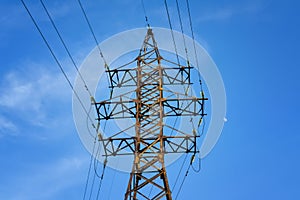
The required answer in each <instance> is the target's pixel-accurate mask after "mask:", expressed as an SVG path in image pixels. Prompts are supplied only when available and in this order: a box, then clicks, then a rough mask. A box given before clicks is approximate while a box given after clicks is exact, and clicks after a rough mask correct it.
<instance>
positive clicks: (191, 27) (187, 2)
mask: <svg viewBox="0 0 300 200" xmlns="http://www.w3.org/2000/svg"><path fill="white" fill-rule="evenodd" d="M186 6H187V10H188V16H189V24H190V29H191V34H192V39H193V47H194V54H195V60H196V65H197V70H198V79H199V83H200V87H201V91H203V88H202V80H201V74H200V66H199V60H198V56H197V49H196V42H195V35H194V29H193V23H192V16H191V9H190V3H189V0H186Z"/></svg>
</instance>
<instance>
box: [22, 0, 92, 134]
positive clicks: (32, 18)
mask: <svg viewBox="0 0 300 200" xmlns="http://www.w3.org/2000/svg"><path fill="white" fill-rule="evenodd" d="M21 2H22V4H23V6H24V8H25V9H26V11H27V13H28V15H29V16H30V18H31V20H32V22H33V24H34V25H35V27H36V29H37V31H38V32H39V34H40V36H41V37H42V39H43V41H44V43H45V44H46V46H47V48H48V50H49V51H50V53H51V55H52V57H53V58H54V60H55V62H56V64H57V66H58V67H59V69H60V71H61V73H62V74H63V76H64V78H65V79H66V81H67V83H68V85H69V87H70V88H71V90H72V92H73V93H74V95H75V97H76V98H77V99H78V101H79V104H80V105H81V107H82V108H83V110H84V112H85V114H86V115H87V116H89V115H88V111H87V109H86V108H85V106H84V105H83V102H82V100H81V98H80V97H79V95H78V93H77V92H76V90H75V89H74V87H73V85H72V83H71V81H70V79H69V77H68V76H67V74H66V72H65V70H64V69H63V67H62V65H61V63H60V62H59V60H58V58H57V57H56V55H55V53H54V51H53V50H52V48H51V46H50V44H49V42H48V41H47V39H46V38H45V36H44V34H43V32H42V31H41V29H40V27H39V25H38V24H37V22H36V21H35V19H34V17H33V15H32V14H31V12H30V10H29V9H28V7H27V5H26V4H25V2H24V1H23V0H21ZM89 119H90V120H91V122H92V121H93V120H92V119H91V117H90V116H89ZM93 127H94V128H96V127H95V126H94V125H93Z"/></svg>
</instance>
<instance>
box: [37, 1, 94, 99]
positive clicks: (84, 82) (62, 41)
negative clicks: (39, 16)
mask: <svg viewBox="0 0 300 200" xmlns="http://www.w3.org/2000/svg"><path fill="white" fill-rule="evenodd" d="M40 2H41V4H42V6H43V8H44V10H45V12H46V14H47V16H48V18H49V20H50V22H51V24H52V26H53V28H54V29H55V31H56V33H57V35H58V37H59V39H60V41H61V43H62V44H63V46H64V48H65V50H66V52H67V54H68V56H69V58H70V60H71V61H72V63H73V66H74V67H75V69H76V71H77V73H78V75H79V77H80V79H81V80H82V82H83V84H84V87H85V89H86V90H87V92H88V93H89V95H90V96H92V94H91V92H90V90H89V88H88V86H87V84H86V81H85V80H84V78H83V76H82V74H81V73H80V71H79V69H78V67H77V65H76V63H75V61H74V59H73V57H72V55H71V53H70V51H69V49H68V47H67V45H66V43H65V42H64V40H63V38H62V36H61V34H60V33H59V31H58V28H57V26H56V25H55V23H54V21H53V19H52V17H51V15H50V13H49V11H48V9H47V8H46V6H45V4H44V2H43V0H40Z"/></svg>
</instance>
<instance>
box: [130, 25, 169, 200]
mask: <svg viewBox="0 0 300 200" xmlns="http://www.w3.org/2000/svg"><path fill="white" fill-rule="evenodd" d="M160 60H161V56H160V54H159V51H158V48H157V44H156V41H155V39H154V36H153V33H152V30H151V29H148V31H147V35H146V37H145V40H144V43H143V47H142V49H141V50H140V53H139V56H138V58H137V88H136V111H137V112H136V127H135V128H136V144H135V152H134V164H133V168H132V172H131V174H130V180H129V183H128V188H127V192H126V194H125V199H140V197H141V196H142V197H144V198H147V197H145V195H144V194H143V192H142V191H143V188H144V187H149V186H151V187H152V186H154V187H157V189H158V190H160V192H159V193H158V194H156V195H155V196H154V197H153V198H154V199H161V198H162V197H164V196H165V197H166V199H168V200H171V199H172V197H171V191H170V187H169V183H168V178H167V173H166V168H165V165H164V152H165V150H164V141H163V140H164V138H163V136H164V134H163V118H164V108H163V107H164V106H163V101H164V98H163V72H162V66H161V63H160ZM153 138H155V139H154V140H153ZM149 139H151V140H153V142H152V143H151V144H149V143H148V141H149ZM158 179H160V181H162V182H163V184H157V182H159V181H157V180H158Z"/></svg>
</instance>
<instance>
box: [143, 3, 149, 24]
mask: <svg viewBox="0 0 300 200" xmlns="http://www.w3.org/2000/svg"><path fill="white" fill-rule="evenodd" d="M141 3H142V7H143V11H144V15H145V20H146V24H147V27H148V28H150V24H149V21H148V16H147V13H146V8H145V4H144V0H141Z"/></svg>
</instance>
